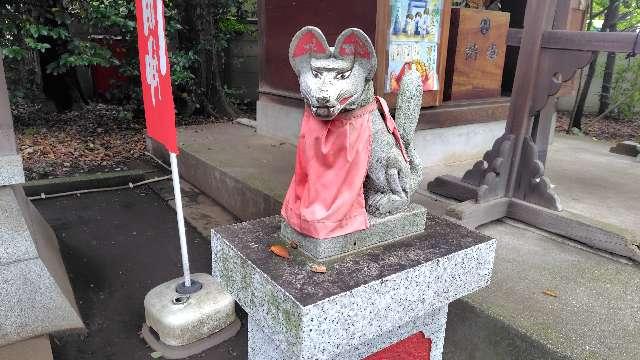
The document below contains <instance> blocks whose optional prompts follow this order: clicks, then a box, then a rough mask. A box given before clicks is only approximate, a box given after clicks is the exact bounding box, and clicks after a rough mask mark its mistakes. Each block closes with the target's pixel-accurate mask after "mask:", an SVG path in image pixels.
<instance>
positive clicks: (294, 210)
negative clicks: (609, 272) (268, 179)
mask: <svg viewBox="0 0 640 360" xmlns="http://www.w3.org/2000/svg"><path fill="white" fill-rule="evenodd" d="M378 103H381V105H382V108H383V110H384V111H385V123H386V124H387V128H388V129H389V131H390V132H392V133H393V135H394V138H396V142H397V143H399V148H400V149H401V151H402V153H403V155H404V156H406V155H405V152H404V147H403V146H402V142H401V141H399V140H400V137H399V134H398V131H397V129H396V128H395V123H394V122H393V118H391V116H390V115H389V114H388V108H387V107H386V103H384V100H382V99H378V101H377V102H375V101H374V102H372V103H370V104H369V105H367V106H364V107H362V108H360V109H356V110H353V111H349V112H345V113H340V114H338V116H336V117H335V118H334V119H333V120H330V121H327V120H320V119H317V118H316V117H315V116H314V115H313V113H312V112H311V110H310V109H309V108H308V107H307V108H305V111H304V116H303V118H302V126H301V129H300V136H299V138H298V148H297V151H296V167H295V172H294V174H293V179H292V180H291V184H290V185H289V189H288V190H287V194H286V196H285V199H284V203H283V206H282V210H281V213H282V216H283V217H284V218H285V220H286V221H287V223H288V224H289V225H290V226H291V227H292V228H294V229H296V230H297V231H298V232H300V233H302V234H305V235H308V236H312V237H315V238H318V239H326V238H330V237H335V236H340V235H344V234H349V233H352V232H355V231H358V230H362V229H366V228H368V227H369V219H368V217H367V212H366V210H365V202H364V180H365V177H366V175H367V168H368V163H369V156H370V153H371V115H372V114H373V112H374V111H375V110H376V109H377V105H378Z"/></svg>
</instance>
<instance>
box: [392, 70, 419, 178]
mask: <svg viewBox="0 0 640 360" xmlns="http://www.w3.org/2000/svg"><path fill="white" fill-rule="evenodd" d="M396 104H397V107H396V114H395V115H396V116H395V121H396V126H397V127H398V132H399V133H400V137H401V138H402V142H403V145H404V148H405V149H406V151H407V155H408V157H409V165H410V166H411V173H412V186H411V187H412V189H413V190H415V189H416V188H417V186H418V184H420V181H422V164H421V161H420V158H419V157H418V154H417V152H416V149H415V146H414V145H413V140H414V135H415V131H416V126H417V125H418V116H419V115H420V108H421V106H422V80H421V77H420V73H419V72H418V71H416V70H411V71H408V72H406V73H405V74H404V76H403V77H402V81H401V82H400V91H399V92H398V101H397V103H396Z"/></svg>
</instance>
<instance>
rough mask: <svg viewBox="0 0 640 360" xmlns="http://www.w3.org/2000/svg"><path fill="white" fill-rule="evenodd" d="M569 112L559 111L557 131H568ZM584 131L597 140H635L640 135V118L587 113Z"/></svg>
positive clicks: (583, 122)
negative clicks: (601, 115)
mask: <svg viewBox="0 0 640 360" xmlns="http://www.w3.org/2000/svg"><path fill="white" fill-rule="evenodd" d="M568 124H569V114H567V113H559V114H558V121H557V123H556V131H562V132H566V131H567V126H568ZM582 132H583V134H584V135H586V136H590V137H592V138H594V139H596V140H606V141H611V142H619V141H627V140H635V141H638V140H639V137H640V119H635V120H619V119H612V118H607V117H605V118H603V119H595V117H594V116H592V115H586V116H585V117H584V118H583V120H582Z"/></svg>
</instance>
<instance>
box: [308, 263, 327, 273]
mask: <svg viewBox="0 0 640 360" xmlns="http://www.w3.org/2000/svg"><path fill="white" fill-rule="evenodd" d="M311 271H313V272H315V273H322V274H324V273H326V272H327V267H326V266H324V265H321V264H313V265H311Z"/></svg>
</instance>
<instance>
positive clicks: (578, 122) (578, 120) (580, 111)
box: [567, 51, 599, 133]
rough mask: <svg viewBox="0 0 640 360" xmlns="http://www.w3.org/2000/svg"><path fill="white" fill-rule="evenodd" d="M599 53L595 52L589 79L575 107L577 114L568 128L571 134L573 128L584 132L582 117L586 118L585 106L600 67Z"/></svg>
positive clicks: (575, 113)
mask: <svg viewBox="0 0 640 360" xmlns="http://www.w3.org/2000/svg"><path fill="white" fill-rule="evenodd" d="M598 54H599V52H598V51H594V52H593V60H591V63H590V64H589V70H588V71H587V77H586V79H584V84H583V85H582V91H580V97H579V98H578V102H577V104H576V107H575V112H574V113H573V116H572V117H571V121H569V126H568V127H567V133H571V129H572V128H577V129H579V130H582V117H583V116H584V106H585V104H586V102H587V96H589V88H591V82H592V81H593V76H594V75H595V74H596V67H597V65H598Z"/></svg>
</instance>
